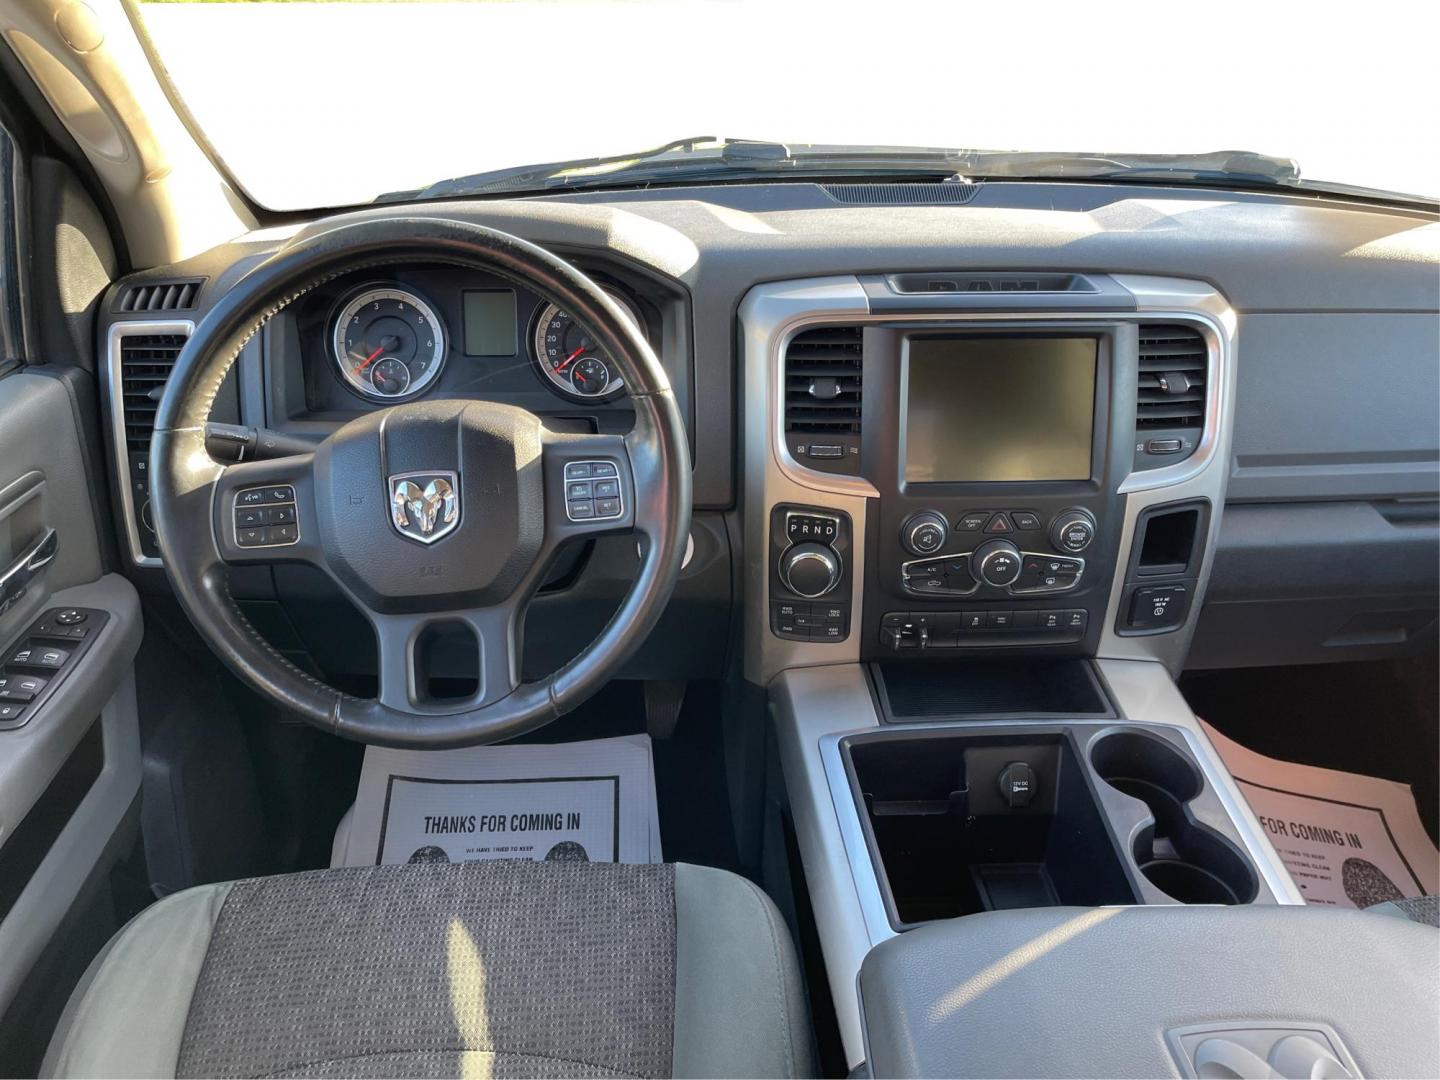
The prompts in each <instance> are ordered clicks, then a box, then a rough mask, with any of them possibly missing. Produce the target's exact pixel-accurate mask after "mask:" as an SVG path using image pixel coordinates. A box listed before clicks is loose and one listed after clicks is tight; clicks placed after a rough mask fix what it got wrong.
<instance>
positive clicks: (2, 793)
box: [0, 574, 142, 1013]
mask: <svg viewBox="0 0 1440 1080" xmlns="http://www.w3.org/2000/svg"><path fill="white" fill-rule="evenodd" d="M50 604H51V605H53V606H55V607H88V608H98V609H100V610H102V611H107V612H109V613H110V620H109V621H108V622H107V623H106V624H105V626H104V627H103V628H102V629H101V630H100V631H99V634H98V636H97V638H96V640H95V642H94V644H93V645H91V647H90V649H89V651H88V652H87V653H86V655H85V658H84V663H83V666H81V667H79V668H77V669H76V670H75V671H73V672H71V673H70V675H69V676H67V677H66V679H65V681H64V682H62V683H61V684H60V686H58V687H57V688H56V689H55V692H54V693H53V694H52V695H51V696H50V697H49V699H48V700H47V701H46V702H45V706H44V708H43V709H41V710H40V711H39V712H38V713H37V714H36V715H35V718H34V719H33V720H31V722H30V723H28V724H26V725H25V726H24V727H21V728H17V729H15V730H14V731H4V732H0V845H3V844H4V842H5V839H6V838H7V837H8V835H9V833H10V831H11V830H12V829H13V828H14V827H15V826H16V824H18V823H19V821H20V820H21V819H22V818H23V817H24V816H25V814H26V813H27V812H28V811H29V809H30V807H31V806H33V805H34V803H35V800H36V799H38V798H39V797H40V795H41V793H42V792H43V791H44V790H45V787H46V785H47V784H49V782H50V780H51V778H52V777H54V775H55V773H56V772H57V771H58V770H59V769H60V766H61V765H62V764H64V762H65V759H66V758H67V757H68V756H69V755H70V753H71V751H72V750H74V748H75V746H76V744H77V743H78V742H79V741H80V739H81V738H82V737H83V736H84V735H85V733H86V732H87V731H88V730H89V729H90V725H91V724H92V723H94V721H95V719H96V717H97V716H98V717H99V718H100V724H101V731H102V735H103V739H104V745H105V764H104V767H103V768H102V769H101V772H100V776H99V778H98V779H97V780H96V781H95V784H94V786H93V787H92V788H91V789H90V791H89V793H88V794H87V795H86V796H85V798H84V799H83V800H82V801H81V803H80V806H79V807H78V808H77V809H76V811H75V814H74V816H73V817H72V818H71V819H70V821H69V823H68V824H66V826H65V828H64V829H63V830H62V832H61V833H60V836H59V838H58V839H57V840H56V842H55V845H54V846H53V847H52V848H51V849H50V851H49V853H48V854H47V855H46V856H45V859H44V861H42V862H41V863H40V866H39V867H38V868H37V869H36V871H35V875H34V877H32V878H31V879H30V882H29V883H28V884H27V885H26V886H25V889H24V891H23V892H21V893H20V895H19V897H17V898H16V901H15V906H14V907H12V908H11V909H10V912H9V914H8V915H6V917H5V918H4V920H3V921H0V1013H3V1012H4V1011H5V1009H6V1008H7V1007H8V1006H9V1004H10V1002H11V1001H12V1000H13V999H14V996H15V994H16V992H17V990H18V989H19V987H20V985H21V983H22V982H23V980H24V978H25V976H26V974H27V973H28V972H29V970H30V968H31V966H32V965H33V964H34V963H35V960H36V959H37V958H38V957H39V955H40V953H41V950H43V949H44V948H45V946H46V945H47V944H48V943H49V942H50V939H51V937H52V936H53V934H54V933H55V931H56V929H57V928H58V927H59V925H60V920H61V919H62V918H63V917H64V915H65V912H66V911H67V910H68V909H69V907H70V906H71V904H72V903H74V901H75V898H76V897H77V896H78V895H79V893H80V889H81V887H82V886H83V885H84V883H85V880H86V878H87V877H88V876H89V874H90V873H91V872H92V870H93V869H94V867H95V864H96V862H97V861H98V860H99V859H100V857H101V854H102V852H103V851H104V849H105V846H106V844H107V843H109V841H110V838H111V836H112V835H114V833H115V830H116V829H117V828H118V827H119V826H120V824H121V822H122V821H123V819H124V817H125V814H126V812H127V811H128V810H129V808H130V805H131V804H132V803H133V802H134V801H135V798H136V797H137V796H138V795H139V793H140V729H139V718H138V713H137V710H136V704H135V675H134V661H135V654H136V652H137V651H138V650H139V648H140V636H141V632H142V628H141V621H140V598H139V596H138V595H137V594H136V592H135V588H134V586H133V585H131V584H130V582H129V581H127V580H126V579H125V578H123V577H121V576H120V575H118V574H107V575H106V576H105V577H102V578H100V579H99V580H98V581H95V582H93V583H92V584H89V585H80V586H77V587H75V588H71V589H65V590H63V591H61V592H58V593H56V594H54V595H53V596H52V597H51V598H50ZM9 644H10V643H9V642H6V643H5V645H6V646H7V647H8V645H9Z"/></svg>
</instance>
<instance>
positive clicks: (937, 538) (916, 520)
mask: <svg viewBox="0 0 1440 1080" xmlns="http://www.w3.org/2000/svg"><path fill="white" fill-rule="evenodd" d="M949 531H950V525H949V522H947V521H946V520H945V518H944V516H943V515H941V514H938V513H936V512H935V511H934V510H925V511H922V512H921V513H918V514H912V515H911V516H910V517H909V518H907V519H906V520H905V524H904V525H902V526H900V542H901V543H902V544H903V545H905V548H906V550H907V551H909V552H910V553H911V554H912V555H934V554H935V553H936V552H937V551H939V550H940V549H941V548H942V547H944V546H945V538H946V536H947V535H948V534H949Z"/></svg>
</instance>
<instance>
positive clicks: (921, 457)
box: [902, 337, 1098, 483]
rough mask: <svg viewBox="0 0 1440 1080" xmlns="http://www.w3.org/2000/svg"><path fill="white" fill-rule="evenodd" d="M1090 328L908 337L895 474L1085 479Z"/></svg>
mask: <svg viewBox="0 0 1440 1080" xmlns="http://www.w3.org/2000/svg"><path fill="white" fill-rule="evenodd" d="M1097 353H1098V342H1097V341H1096V339H1095V338H994V337H983V338H920V337H917V338H911V339H910V341H909V362H908V366H907V373H908V379H907V390H906V394H905V400H904V402H903V403H902V407H903V408H904V410H905V411H904V415H903V417H902V419H903V422H904V431H905V436H904V438H905V445H904V447H903V450H904V455H905V479H906V481H907V482H909V483H927V482H932V481H951V482H961V481H1026V480H1085V479H1088V478H1089V476H1090V449H1091V439H1092V436H1093V434H1094V431H1093V429H1094V423H1095V419H1094V418H1095V368H1096V362H1097V361H1096V358H1097Z"/></svg>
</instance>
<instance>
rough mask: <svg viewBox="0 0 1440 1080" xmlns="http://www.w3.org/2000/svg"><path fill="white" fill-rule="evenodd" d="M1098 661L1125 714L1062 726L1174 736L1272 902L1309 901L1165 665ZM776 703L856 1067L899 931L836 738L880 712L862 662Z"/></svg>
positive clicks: (992, 725) (976, 724)
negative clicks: (878, 972) (865, 972)
mask: <svg viewBox="0 0 1440 1080" xmlns="http://www.w3.org/2000/svg"><path fill="white" fill-rule="evenodd" d="M1099 667H1100V674H1101V676H1102V678H1103V679H1104V681H1105V683H1106V684H1107V686H1108V688H1109V690H1110V694H1111V697H1112V699H1113V700H1114V702H1115V705H1116V710H1117V713H1118V716H1117V717H1115V718H1110V717H1064V718H1061V719H1060V720H1059V721H1058V722H1063V723H1066V724H1070V725H1073V726H1076V727H1086V728H1095V729H1097V730H1098V729H1102V728H1114V727H1117V726H1120V725H1126V726H1134V727H1141V728H1145V727H1151V728H1156V729H1160V730H1162V731H1168V732H1171V733H1173V734H1177V735H1178V736H1179V737H1180V738H1182V739H1183V740H1184V742H1185V745H1186V747H1187V748H1188V749H1189V750H1190V752H1191V755H1192V756H1193V757H1194V759H1195V761H1196V762H1197V763H1198V764H1199V766H1200V769H1201V771H1202V772H1203V773H1204V775H1205V778H1206V780H1207V781H1208V782H1209V785H1210V788H1211V790H1212V791H1213V792H1214V793H1215V796H1216V797H1217V798H1218V800H1219V801H1220V803H1221V805H1222V806H1223V807H1224V809H1225V811H1226V813H1227V814H1228V815H1229V817H1230V820H1231V823H1232V824H1233V826H1234V828H1235V831H1236V834H1237V835H1238V836H1239V838H1240V840H1241V843H1242V844H1243V846H1244V847H1245V850H1246V853H1247V854H1248V855H1249V857H1250V859H1251V861H1252V862H1253V863H1254V865H1255V868H1256V871H1257V872H1258V873H1259V875H1260V879H1261V881H1262V882H1263V884H1264V886H1265V887H1266V888H1267V889H1268V890H1269V892H1270V894H1271V895H1272V896H1273V897H1274V898H1275V901H1276V902H1278V903H1281V904H1303V903H1304V902H1305V901H1304V898H1303V897H1302V896H1301V894H1300V891H1299V889H1298V888H1297V887H1296V885H1295V883H1294V881H1293V880H1292V879H1291V878H1290V875H1289V872H1288V871H1286V869H1285V866H1284V864H1283V863H1282V862H1281V861H1280V857H1279V855H1278V854H1276V852H1275V849H1274V847H1273V846H1272V845H1271V843H1270V841H1269V840H1268V838H1266V836H1265V834H1264V832H1263V830H1261V829H1260V828H1259V826H1258V824H1257V823H1256V822H1255V819H1254V815H1253V814H1252V813H1251V812H1250V810H1249V807H1248V806H1247V804H1246V803H1245V799H1244V796H1243V795H1241V794H1240V790H1239V788H1237V787H1236V786H1235V781H1234V779H1233V777H1231V775H1230V773H1229V771H1228V770H1227V769H1226V768H1225V765H1224V763H1223V762H1222V761H1221V760H1220V757H1219V755H1218V754H1217V753H1216V752H1215V748H1214V747H1213V746H1212V745H1211V744H1210V741H1209V739H1208V738H1207V737H1206V736H1205V733H1204V730H1203V729H1202V728H1201V727H1200V723H1199V721H1198V720H1197V719H1196V718H1195V714H1194V713H1192V712H1191V711H1190V708H1189V706H1188V705H1186V704H1185V699H1184V698H1183V697H1181V695H1180V691H1179V690H1178V689H1177V688H1176V686H1175V684H1174V682H1173V681H1172V679H1171V678H1170V674H1169V672H1168V671H1167V670H1166V668H1165V667H1164V666H1163V665H1162V664H1160V663H1156V662H1154V661H1136V660H1105V661H1101V662H1100V663H1099ZM770 704H771V710H772V713H773V716H774V721H775V728H776V734H777V738H778V742H779V750H780V762H781V766H782V768H783V770H784V774H785V786H786V789H787V791H788V793H789V796H790V806H791V812H792V815H793V819H794V822H795V833H796V838H797V841H798V843H799V846H800V855H801V860H802V862H803V864H804V866H805V875H806V882H807V885H808V887H809V890H810V901H811V905H812V908H813V910H814V912H815V924H816V928H817V930H818V932H819V936H820V947H821V951H822V953H823V954H824V958H825V967H826V972H827V974H828V976H829V982H830V990H831V994H832V995H833V997H834V999H835V1011H836V1014H837V1017H838V1019H839V1024H840V1034H841V1039H842V1041H843V1043H844V1046H845V1053H846V1058H847V1061H848V1064H849V1065H850V1066H851V1067H854V1066H855V1065H858V1064H859V1063H860V1062H861V1061H862V1060H864V1054H865V1048H864V1038H863V1031H862V1025H861V1018H860V1006H859V998H858V994H857V991H856V982H855V980H856V978H857V977H858V974H859V971H860V964H861V961H863V960H864V958H865V954H866V953H867V952H869V951H870V949H871V948H873V947H874V946H875V945H877V944H879V943H880V942H881V941H885V940H886V939H888V938H891V937H894V936H895V930H894V929H893V928H892V927H891V925H890V920H889V917H888V915H887V914H886V911H885V901H884V898H883V896H882V895H881V892H880V884H879V879H878V877H877V876H876V869H875V865H874V863H873V861H872V860H871V858H870V851H869V847H868V846H867V844H866V842H865V833H864V829H863V826H862V825H861V823H860V817H859V812H858V811H857V809H856V807H855V800H854V798H853V796H852V794H851V789H850V779H849V776H848V775H847V774H846V772H845V764H844V759H843V757H842V755H841V749H840V743H841V741H842V740H843V739H844V738H846V737H847V736H850V735H856V734H861V733H863V732H866V731H874V730H877V729H878V728H879V727H880V726H881V724H880V716H879V713H878V712H877V710H876V708H875V705H874V700H873V697H872V695H871V692H870V685H869V682H868V680H867V679H866V675H865V669H864V668H863V667H862V666H860V665H859V664H842V665H834V666H830V667H809V668H801V669H795V670H790V671H785V672H782V673H781V674H780V675H779V676H778V677H777V678H776V679H775V680H774V682H773V683H772V684H771V687H770ZM1034 726H1035V722H1034V721H1019V720H975V721H958V722H954V723H948V724H937V723H935V722H933V721H929V722H924V723H915V724H887V725H885V730H886V731H892V732H893V731H905V730H914V731H918V732H927V733H933V732H934V731H936V730H939V729H942V728H949V729H957V730H976V731H982V730H983V731H987V732H993V731H997V730H998V731H1003V730H1005V729H1007V728H1009V729H1014V730H1024V729H1026V728H1032V727H1034Z"/></svg>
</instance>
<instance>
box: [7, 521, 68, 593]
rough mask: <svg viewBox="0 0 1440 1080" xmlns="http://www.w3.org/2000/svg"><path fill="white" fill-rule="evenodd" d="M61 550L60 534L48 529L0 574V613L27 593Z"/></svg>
mask: <svg viewBox="0 0 1440 1080" xmlns="http://www.w3.org/2000/svg"><path fill="white" fill-rule="evenodd" d="M59 550H60V534H59V533H57V532H56V531H55V530H54V529H46V530H45V531H44V532H43V533H42V534H41V535H40V539H38V540H36V541H35V542H34V543H33V544H31V545H30V546H29V547H28V548H27V549H26V550H25V551H24V553H23V554H21V556H20V557H19V558H18V559H16V560H15V561H14V562H13V563H11V564H10V566H9V567H8V568H7V569H6V570H5V572H4V573H3V574H0V614H4V612H5V609H6V608H8V607H9V606H10V605H11V604H13V603H14V602H15V601H16V600H19V599H20V597H22V596H24V595H25V590H26V589H27V588H29V586H30V583H31V582H32V581H34V580H35V579H36V578H37V577H39V576H40V575H41V574H43V573H44V572H45V568H46V567H47V566H49V565H50V564H51V563H52V562H54V561H55V553H56V552H57V551H59Z"/></svg>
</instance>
